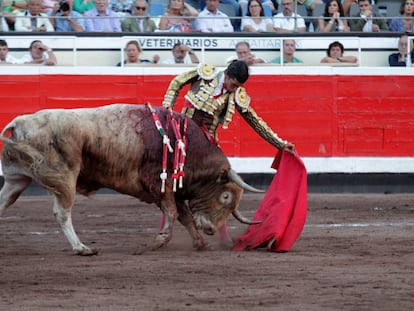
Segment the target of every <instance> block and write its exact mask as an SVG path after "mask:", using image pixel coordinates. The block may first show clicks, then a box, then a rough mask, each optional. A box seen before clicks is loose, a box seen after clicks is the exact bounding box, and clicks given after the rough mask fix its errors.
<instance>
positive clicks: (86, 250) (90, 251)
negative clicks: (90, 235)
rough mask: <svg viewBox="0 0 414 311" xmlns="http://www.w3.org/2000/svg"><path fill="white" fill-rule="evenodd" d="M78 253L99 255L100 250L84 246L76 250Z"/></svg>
mask: <svg viewBox="0 0 414 311" xmlns="http://www.w3.org/2000/svg"><path fill="white" fill-rule="evenodd" d="M74 252H75V254H76V255H79V256H95V255H98V250H97V249H94V248H82V249H75V250H74Z"/></svg>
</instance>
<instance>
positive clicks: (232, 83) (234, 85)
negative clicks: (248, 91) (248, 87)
mask: <svg viewBox="0 0 414 311" xmlns="http://www.w3.org/2000/svg"><path fill="white" fill-rule="evenodd" d="M241 86H243V83H240V82H239V81H237V80H236V79H235V78H230V77H229V76H228V75H227V73H226V74H225V75H224V88H225V89H226V91H227V92H230V93H232V92H235V91H236V90H237V89H238V88H239V87H241Z"/></svg>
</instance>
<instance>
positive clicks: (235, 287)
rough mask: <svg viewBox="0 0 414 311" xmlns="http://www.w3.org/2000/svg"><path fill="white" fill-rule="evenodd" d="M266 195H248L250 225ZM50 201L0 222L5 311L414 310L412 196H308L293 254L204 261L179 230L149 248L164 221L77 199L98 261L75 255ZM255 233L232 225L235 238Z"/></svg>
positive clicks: (0, 291) (19, 207) (28, 205)
mask: <svg viewBox="0 0 414 311" xmlns="http://www.w3.org/2000/svg"><path fill="white" fill-rule="evenodd" d="M261 198H262V195H255V194H254V195H253V194H246V195H244V197H243V199H242V205H241V207H240V210H241V211H242V212H243V214H244V215H245V216H252V215H253V214H254V212H255V209H256V208H257V207H258V205H259V203H260V201H261ZM51 202H52V201H51V197H48V196H33V197H21V198H20V199H19V200H18V201H17V202H16V203H15V205H13V206H12V207H10V208H9V209H8V210H7V211H6V212H5V214H4V215H3V217H0V265H1V268H0V310H7V311H13V310H28V311H35V310H50V311H52V310H53V311H55V310H88V311H89V310H108V311H109V310H111V311H123V310H180V311H181V310H184V311H185V310H191V311H193V310H215V311H216V310H226V311H232V310H234V311H236V310H237V311H240V310H284V311H285V310H307V311H312V310H315V311H316V310H318V311H321V310H358V311H361V310H370V311H371V310H376V311H378V310H387V311H389V310H413V308H414V194H389V195H383V194H328V195H326V194H310V195H309V213H308V220H307V223H306V226H305V229H304V231H303V233H302V236H301V237H300V239H299V240H298V241H297V243H296V244H295V245H294V247H293V249H292V251H291V252H288V253H269V252H267V251H263V250H257V251H250V252H232V251H230V249H229V248H228V247H225V246H222V245H220V244H219V242H218V238H217V237H209V238H208V240H209V241H210V242H211V244H212V245H213V247H214V250H213V251H205V252H197V251H194V250H193V249H192V247H191V240H190V238H189V236H188V234H187V232H186V231H185V230H184V228H183V227H182V226H181V225H180V224H179V223H177V224H176V226H175V228H174V229H175V231H174V236H173V239H172V241H171V242H170V243H169V244H168V245H167V247H165V248H163V249H160V250H158V251H150V250H149V248H150V247H151V244H152V242H153V239H154V238H155V236H156V234H157V228H158V223H159V217H160V213H159V211H158V209H157V208H156V207H155V206H154V205H147V204H144V203H140V202H138V201H137V200H136V199H134V198H131V197H127V196H122V195H97V196H95V197H92V198H89V199H88V198H83V197H78V199H77V203H76V206H75V209H74V212H73V223H74V226H75V229H76V230H77V232H78V234H79V237H80V239H81V240H82V241H83V242H84V243H85V244H87V245H89V246H93V247H95V248H98V249H99V250H100V252H99V255H98V256H93V257H79V256H75V255H72V252H71V250H70V247H69V243H68V242H67V241H66V239H65V237H64V236H63V233H61V232H60V229H59V227H58V224H57V223H56V221H55V220H54V218H53V216H52V208H51ZM246 229H247V226H246V225H243V224H240V223H238V222H237V221H236V220H234V219H230V221H229V230H230V233H231V235H232V236H233V237H234V238H236V237H237V236H239V235H240V234H242V233H243V232H244V231H245V230H246Z"/></svg>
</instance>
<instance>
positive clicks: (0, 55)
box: [0, 39, 21, 64]
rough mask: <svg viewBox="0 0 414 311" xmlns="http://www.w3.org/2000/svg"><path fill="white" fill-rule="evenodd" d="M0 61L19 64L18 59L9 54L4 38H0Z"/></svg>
mask: <svg viewBox="0 0 414 311" xmlns="http://www.w3.org/2000/svg"><path fill="white" fill-rule="evenodd" d="M0 63H1V64H20V63H21V62H19V60H18V59H17V58H15V57H13V56H11V55H10V54H9V47H8V45H7V42H6V40H3V39H0Z"/></svg>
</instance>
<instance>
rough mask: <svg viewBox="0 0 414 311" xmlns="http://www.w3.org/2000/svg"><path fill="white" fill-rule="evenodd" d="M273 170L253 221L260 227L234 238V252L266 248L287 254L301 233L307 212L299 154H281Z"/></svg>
mask: <svg viewBox="0 0 414 311" xmlns="http://www.w3.org/2000/svg"><path fill="white" fill-rule="evenodd" d="M272 168H275V169H277V173H276V175H275V177H274V178H273V181H272V182H271V184H270V186H269V189H268V190H267V192H266V195H265V196H264V198H263V201H262V202H261V203H260V206H259V208H258V210H257V212H256V214H255V215H254V218H253V219H254V220H258V221H262V223H260V224H258V225H250V226H249V228H248V229H247V232H246V233H244V234H242V235H241V236H240V237H238V238H237V240H236V242H235V243H234V246H233V250H235V251H242V250H249V249H254V248H259V247H267V248H268V250H270V251H277V252H287V251H290V249H291V248H292V246H293V244H294V243H295V241H296V240H297V238H298V237H299V236H300V234H301V232H302V230H303V227H304V225H305V221H306V214H307V208H308V202H307V173H306V168H305V165H304V164H303V162H302V160H301V159H300V157H299V155H298V154H292V153H290V152H287V151H280V152H278V154H277V155H276V157H275V160H274V161H273V164H272Z"/></svg>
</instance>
